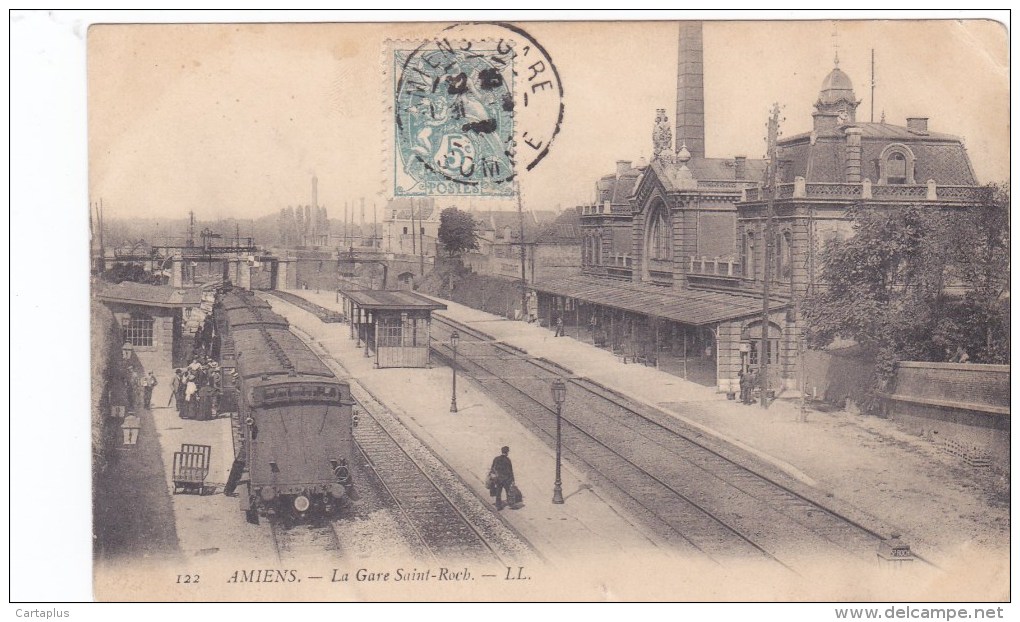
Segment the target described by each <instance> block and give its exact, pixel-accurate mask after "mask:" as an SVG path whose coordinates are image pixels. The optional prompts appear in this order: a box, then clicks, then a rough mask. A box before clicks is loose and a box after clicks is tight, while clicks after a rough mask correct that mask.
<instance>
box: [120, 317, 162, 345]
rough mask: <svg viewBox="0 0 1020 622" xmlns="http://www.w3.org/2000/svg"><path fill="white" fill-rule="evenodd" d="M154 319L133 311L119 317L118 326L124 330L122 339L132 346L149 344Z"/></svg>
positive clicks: (154, 322) (150, 343) (150, 342)
mask: <svg viewBox="0 0 1020 622" xmlns="http://www.w3.org/2000/svg"><path fill="white" fill-rule="evenodd" d="M155 324H156V321H155V320H154V319H152V316H151V315H147V314H145V313H140V312H133V313H131V315H129V316H127V317H124V318H121V321H120V326H121V329H123V331H124V341H126V342H128V343H130V344H131V345H133V346H151V345H152V329H153V327H154V326H155Z"/></svg>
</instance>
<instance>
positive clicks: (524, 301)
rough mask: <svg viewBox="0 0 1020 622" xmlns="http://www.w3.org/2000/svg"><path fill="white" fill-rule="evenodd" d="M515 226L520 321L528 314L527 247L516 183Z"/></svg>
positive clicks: (521, 207) (521, 206)
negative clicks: (518, 238)
mask: <svg viewBox="0 0 1020 622" xmlns="http://www.w3.org/2000/svg"><path fill="white" fill-rule="evenodd" d="M517 224H518V226H519V227H520V235H521V319H524V318H525V317H527V314H528V271H527V270H528V266H527V259H526V257H525V254H526V253H527V249H528V247H527V246H525V244H524V205H523V203H522V202H521V182H520V180H518V181H517Z"/></svg>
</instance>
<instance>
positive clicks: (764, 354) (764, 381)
mask: <svg viewBox="0 0 1020 622" xmlns="http://www.w3.org/2000/svg"><path fill="white" fill-rule="evenodd" d="M767 140H768V154H769V161H768V169H767V173H766V179H765V185H766V187H765V191H766V193H767V194H768V200H767V201H766V203H765V235H764V238H765V248H764V255H765V262H764V263H765V270H764V273H765V285H764V287H763V290H762V309H761V344H760V347H759V348H758V370H759V377H760V378H761V407H762V408H768V407H769V399H768V395H769V355H770V352H769V350H768V345H769V302H770V301H769V286H770V283H771V281H772V262H773V258H772V254H773V243H774V240H773V237H774V236H773V230H772V229H773V225H772V215H773V213H774V212H775V209H776V195H777V194H778V190H779V184H778V180H779V158H778V149H779V148H778V142H779V104H773V105H772V112H771V114H770V115H769V122H768V138H767Z"/></svg>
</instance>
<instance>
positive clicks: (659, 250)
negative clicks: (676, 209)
mask: <svg viewBox="0 0 1020 622" xmlns="http://www.w3.org/2000/svg"><path fill="white" fill-rule="evenodd" d="M670 229H671V228H670V226H669V217H668V216H667V214H666V208H665V207H660V208H659V209H658V210H657V211H656V212H655V216H654V220H652V230H651V235H650V236H649V238H648V253H649V256H650V257H651V259H658V260H663V261H668V260H670V259H672V258H673V240H672V235H671V233H672V232H671V230H670Z"/></svg>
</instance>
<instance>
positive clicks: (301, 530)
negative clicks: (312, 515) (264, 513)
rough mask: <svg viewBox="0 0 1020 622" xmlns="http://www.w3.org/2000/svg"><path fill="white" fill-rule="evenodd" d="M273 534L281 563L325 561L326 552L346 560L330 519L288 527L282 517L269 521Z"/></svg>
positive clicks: (271, 533)
mask: <svg viewBox="0 0 1020 622" xmlns="http://www.w3.org/2000/svg"><path fill="white" fill-rule="evenodd" d="M267 522H268V523H269V534H270V536H271V537H272V539H273V549H274V550H275V551H276V558H277V560H278V561H279V562H280V563H281V564H286V563H287V562H288V561H291V560H300V559H315V560H317V561H318V560H321V559H322V554H323V551H325V552H327V553H330V554H331V555H332V556H335V557H336V558H337V560H339V559H342V551H343V549H342V547H341V546H340V538H339V537H338V536H337V533H336V530H335V529H334V528H333V521H332V520H329V519H327V518H322V519H319V520H318V521H317V522H314V523H297V524H292V525H291V524H287V522H286V521H285V520H283V519H281V518H279V517H272V518H270V519H269V520H268V521H267Z"/></svg>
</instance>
